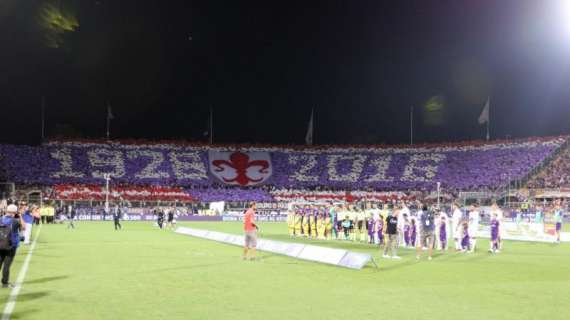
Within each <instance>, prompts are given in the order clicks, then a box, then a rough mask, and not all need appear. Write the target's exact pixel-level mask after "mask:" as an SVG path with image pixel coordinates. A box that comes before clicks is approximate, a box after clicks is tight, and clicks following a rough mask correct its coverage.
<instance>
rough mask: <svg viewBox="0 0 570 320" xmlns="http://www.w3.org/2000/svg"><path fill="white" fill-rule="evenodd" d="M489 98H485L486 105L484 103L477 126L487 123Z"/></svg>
mask: <svg viewBox="0 0 570 320" xmlns="http://www.w3.org/2000/svg"><path fill="white" fill-rule="evenodd" d="M489 100H490V99H489V98H487V103H485V107H484V108H483V111H481V114H480V115H479V124H484V123H489Z"/></svg>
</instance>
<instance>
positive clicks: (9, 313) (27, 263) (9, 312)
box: [2, 225, 42, 320]
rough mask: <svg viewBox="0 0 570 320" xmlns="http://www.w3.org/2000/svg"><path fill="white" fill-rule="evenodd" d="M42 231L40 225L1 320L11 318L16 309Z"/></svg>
mask: <svg viewBox="0 0 570 320" xmlns="http://www.w3.org/2000/svg"><path fill="white" fill-rule="evenodd" d="M41 231H42V225H40V227H39V228H38V233H36V237H35V238H34V241H33V242H32V245H31V247H30V251H28V254H27V255H26V260H24V264H23V265H22V269H20V273H18V278H17V279H16V283H15V285H14V289H12V292H10V296H8V302H6V306H5V307H4V312H2V320H9V319H10V317H12V312H14V308H15V307H16V300H17V299H18V295H19V294H20V290H22V285H23V284H24V278H25V277H26V273H27V272H28V267H29V266H30V260H32V253H33V252H34V249H35V248H36V243H37V242H38V237H39V236H40V232H41Z"/></svg>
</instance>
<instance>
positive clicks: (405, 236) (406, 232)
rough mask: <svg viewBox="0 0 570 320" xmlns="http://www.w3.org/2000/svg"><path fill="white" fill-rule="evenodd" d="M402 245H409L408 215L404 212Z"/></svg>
mask: <svg viewBox="0 0 570 320" xmlns="http://www.w3.org/2000/svg"><path fill="white" fill-rule="evenodd" d="M403 231H404V246H405V247H409V246H410V221H409V220H408V215H406V214H404V227H403Z"/></svg>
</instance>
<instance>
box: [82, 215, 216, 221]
mask: <svg viewBox="0 0 570 320" xmlns="http://www.w3.org/2000/svg"><path fill="white" fill-rule="evenodd" d="M75 219H76V220H79V221H113V216H112V215H111V214H108V215H100V214H78V215H76V216H75ZM156 219H157V217H156V216H155V215H152V214H123V215H122V217H121V220H122V221H156ZM176 221H195V222H196V221H222V217H221V216H179V217H178V218H176Z"/></svg>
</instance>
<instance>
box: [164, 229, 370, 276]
mask: <svg viewBox="0 0 570 320" xmlns="http://www.w3.org/2000/svg"><path fill="white" fill-rule="evenodd" d="M175 232H176V233H179V234H184V235H190V236H194V237H199V238H205V239H210V240H215V241H219V242H224V243H230V244H235V245H239V246H241V245H243V240H244V239H243V237H242V236H235V235H231V234H226V233H222V232H216V231H207V230H199V229H192V228H187V227H178V228H176V230H175ZM257 249H258V250H261V251H267V252H273V253H277V254H282V255H286V256H289V257H292V258H297V259H302V260H307V261H314V262H321V263H326V264H330V265H335V266H340V267H346V268H350V269H362V268H363V267H364V266H365V265H366V264H367V263H368V262H369V261H370V260H371V259H372V257H371V256H370V254H365V253H356V252H350V251H348V250H343V249H333V248H326V247H319V246H313V245H304V244H301V243H287V242H280V241H273V240H268V239H259V240H258V241H257Z"/></svg>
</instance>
